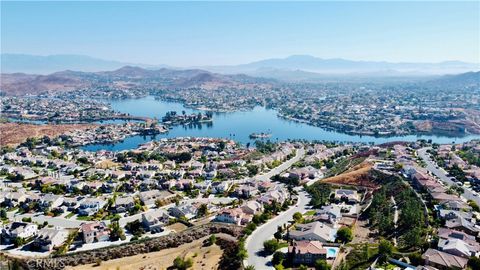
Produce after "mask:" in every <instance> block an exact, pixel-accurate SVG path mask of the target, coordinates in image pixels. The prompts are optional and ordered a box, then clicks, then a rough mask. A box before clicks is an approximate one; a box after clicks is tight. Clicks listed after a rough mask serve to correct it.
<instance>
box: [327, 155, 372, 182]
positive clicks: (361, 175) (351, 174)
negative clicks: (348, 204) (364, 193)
mask: <svg viewBox="0 0 480 270" xmlns="http://www.w3.org/2000/svg"><path fill="white" fill-rule="evenodd" d="M372 167H373V165H372V164H371V163H370V162H367V161H364V162H362V163H360V164H358V165H355V166H353V167H352V168H349V169H348V170H347V171H345V172H344V173H342V174H339V175H337V176H333V177H329V178H325V179H324V180H322V182H325V183H331V184H340V185H352V186H363V187H370V188H375V187H377V186H378V185H377V184H375V183H373V182H372V181H371V180H372V179H371V177H370V171H371V169H372Z"/></svg>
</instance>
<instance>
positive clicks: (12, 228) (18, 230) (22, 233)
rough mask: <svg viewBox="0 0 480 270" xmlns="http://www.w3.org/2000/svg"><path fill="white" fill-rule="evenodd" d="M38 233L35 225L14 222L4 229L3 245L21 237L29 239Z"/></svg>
mask: <svg viewBox="0 0 480 270" xmlns="http://www.w3.org/2000/svg"><path fill="white" fill-rule="evenodd" d="M37 233H38V226H37V224H34V223H27V222H12V223H10V224H7V225H6V226H5V227H3V228H2V234H1V236H2V241H1V242H2V243H10V242H11V241H12V240H13V239H15V238H17V237H19V238H23V239H28V238H30V237H33V236H35V235H36V234H37Z"/></svg>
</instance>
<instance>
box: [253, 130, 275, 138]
mask: <svg viewBox="0 0 480 270" xmlns="http://www.w3.org/2000/svg"><path fill="white" fill-rule="evenodd" d="M249 137H250V139H265V138H270V137H272V134H271V133H264V132H260V133H252V134H250V136H249Z"/></svg>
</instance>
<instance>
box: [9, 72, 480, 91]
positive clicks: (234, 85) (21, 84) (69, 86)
mask: <svg viewBox="0 0 480 270" xmlns="http://www.w3.org/2000/svg"><path fill="white" fill-rule="evenodd" d="M288 74H290V73H288V72H287V73H285V74H283V75H282V76H283V77H284V78H285V77H286V76H287V75H288ZM291 74H293V75H292V77H295V76H296V77H297V78H302V77H301V76H303V75H305V74H307V75H310V74H311V73H309V72H305V71H293V72H292V73H291ZM0 76H1V77H0V90H1V92H3V94H6V95H17V96H22V95H26V94H39V93H42V92H46V91H70V90H78V89H85V88H94V89H138V88H144V89H172V90H176V89H185V88H201V89H205V90H219V89H272V88H273V87H276V86H278V85H279V84H281V83H282V82H281V81H280V80H275V79H270V78H265V77H254V76H249V75H245V74H220V73H214V72H210V71H207V70H202V69H169V68H159V69H151V68H149V69H146V68H141V67H136V66H123V67H121V68H119V69H115V70H113V71H98V72H84V71H72V70H65V71H59V72H54V73H51V74H48V75H39V74H25V73H2V74H1V75H0ZM322 78H324V80H323V81H324V82H326V81H331V82H341V80H339V79H335V78H329V77H322ZM359 80H360V81H361V82H366V81H368V82H371V81H372V80H371V79H365V78H363V79H359ZM406 80H407V81H408V82H413V80H412V79H411V78H410V79H408V78H407V79H406ZM353 81H354V79H348V82H353ZM418 81H419V82H420V83H426V84H428V85H437V86H453V87H454V88H456V89H464V87H465V86H469V85H474V86H478V85H480V72H467V73H461V74H457V75H444V76H431V77H421V79H419V80H418Z"/></svg>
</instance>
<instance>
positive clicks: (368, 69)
mask: <svg viewBox="0 0 480 270" xmlns="http://www.w3.org/2000/svg"><path fill="white" fill-rule="evenodd" d="M202 68H204V69H206V70H210V71H214V72H220V73H246V74H249V75H254V76H268V77H277V75H279V74H280V73H281V74H282V76H286V77H294V76H296V75H300V77H303V78H309V79H312V78H313V79H318V77H321V76H328V75H354V76H363V77H369V76H373V77H379V76H419V75H420V76H429V75H442V74H452V73H463V72H468V71H478V70H480V65H479V64H475V63H466V62H461V61H444V62H439V63H392V62H385V61H355V60H347V59H342V58H333V59H322V58H318V57H314V56H310V55H292V56H289V57H286V58H272V59H265V60H260V61H256V62H251V63H248V64H242V65H235V66H208V67H202ZM302 72H308V73H309V74H307V73H302Z"/></svg>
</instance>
